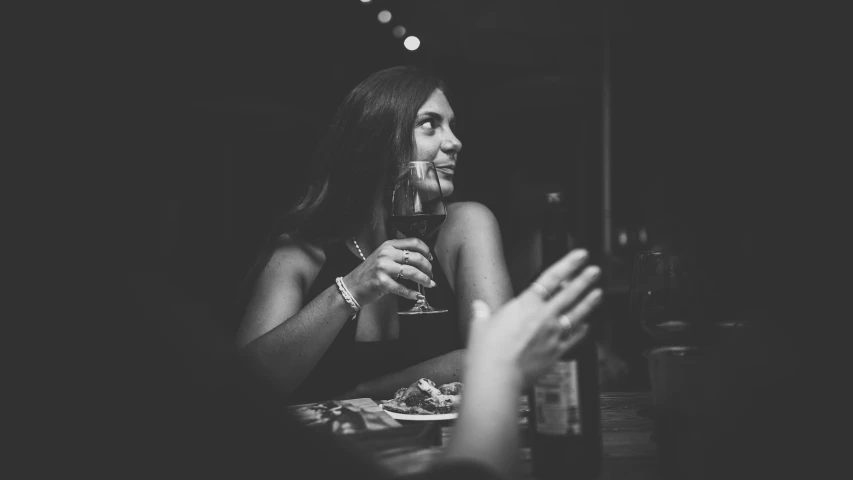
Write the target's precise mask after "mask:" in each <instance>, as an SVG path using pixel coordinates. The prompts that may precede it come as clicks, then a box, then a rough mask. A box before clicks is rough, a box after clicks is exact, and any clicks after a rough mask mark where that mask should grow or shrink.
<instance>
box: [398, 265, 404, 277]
mask: <svg viewBox="0 0 853 480" xmlns="http://www.w3.org/2000/svg"><path fill="white" fill-rule="evenodd" d="M403 278H404V277H403V267H402V266H400V273H398V274H397V280H402V279H403Z"/></svg>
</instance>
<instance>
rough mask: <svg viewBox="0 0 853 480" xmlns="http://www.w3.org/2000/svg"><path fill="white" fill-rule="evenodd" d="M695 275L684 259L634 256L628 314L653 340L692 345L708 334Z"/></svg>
mask: <svg viewBox="0 0 853 480" xmlns="http://www.w3.org/2000/svg"><path fill="white" fill-rule="evenodd" d="M697 274H698V271H697V269H696V266H695V265H694V264H693V262H691V261H690V257H689V256H687V255H677V254H671V253H667V252H661V251H646V252H639V253H637V255H636V257H635V261H634V270H633V272H632V273H631V284H630V294H629V299H630V311H631V314H632V315H634V316H635V317H638V318H639V320H640V324H641V325H642V327H643V330H645V331H646V333H648V334H649V335H651V336H652V337H653V338H654V339H655V340H659V341H662V342H663V343H682V342H685V341H686V342H691V343H692V342H694V341H696V340H697V339H698V338H699V337H700V336H701V335H702V334H704V333H707V332H705V330H706V324H707V322H706V318H705V317H706V313H707V312H706V311H705V308H704V305H703V303H704V302H703V299H702V295H701V293H702V289H701V281H700V279H699V278H698V277H697Z"/></svg>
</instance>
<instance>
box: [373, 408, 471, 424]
mask: <svg viewBox="0 0 853 480" xmlns="http://www.w3.org/2000/svg"><path fill="white" fill-rule="evenodd" d="M382 410H385V413H387V414H388V415H390V416H391V418H394V419H396V420H405V421H408V422H438V421H441V420H453V419H455V418H456V417H458V416H459V413H437V414H435V415H410V414H408V413H397V412H392V411H391V410H386V409H385V408H384V407H383V408H382Z"/></svg>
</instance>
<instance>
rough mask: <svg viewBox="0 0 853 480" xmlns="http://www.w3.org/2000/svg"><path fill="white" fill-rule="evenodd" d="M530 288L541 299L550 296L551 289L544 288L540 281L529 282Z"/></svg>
mask: <svg viewBox="0 0 853 480" xmlns="http://www.w3.org/2000/svg"><path fill="white" fill-rule="evenodd" d="M530 289H531V290H533V291H534V292H536V295H539V297H540V298H542V300H547V299H548V297H550V296H551V291H550V290H548V288H546V287H545V285H542V284H541V283H538V282H531V283H530Z"/></svg>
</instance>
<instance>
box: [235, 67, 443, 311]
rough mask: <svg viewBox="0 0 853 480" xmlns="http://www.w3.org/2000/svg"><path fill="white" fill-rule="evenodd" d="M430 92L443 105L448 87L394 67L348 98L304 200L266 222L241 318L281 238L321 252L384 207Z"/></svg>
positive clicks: (409, 155)
mask: <svg viewBox="0 0 853 480" xmlns="http://www.w3.org/2000/svg"><path fill="white" fill-rule="evenodd" d="M436 89H438V90H441V91H442V92H443V93H444V95H445V97H447V98H448V101H449V99H450V92H448V90H447V86H446V85H445V84H444V82H442V81H441V80H440V79H438V78H437V77H436V76H434V75H432V74H431V73H429V72H426V71H424V70H421V69H419V68H416V67H411V66H398V67H392V68H388V69H385V70H381V71H379V72H376V73H374V74H372V75H370V76H369V77H367V78H366V79H365V80H364V81H362V82H361V83H359V84H358V85H357V86H356V87H355V88H354V89H353V90H352V91H351V92H350V93H349V94H348V95H347V97H346V98H345V99H344V101H343V103H341V105H340V106H339V107H338V110H337V112H336V113H335V116H334V118H333V120H332V123H331V124H330V125H329V128H328V130H327V131H326V134H325V136H324V137H323V139H322V141H321V143H320V147H319V148H318V150H317V152H316V156H315V158H314V162H313V164H312V166H311V170H310V181H309V182H308V185H307V186H306V189H305V192H304V194H303V195H302V196H301V198H300V200H299V201H298V202H297V203H296V205H295V206H293V207H292V208H290V209H289V210H288V211H287V212H286V213H284V214H281V215H278V216H277V217H276V218H274V219H273V222H272V226H271V228H270V230H269V233H268V235H267V236H266V237H265V239H264V242H263V243H262V245H261V248H260V251H259V253H258V256H257V257H256V260H255V263H254V265H253V266H252V267H251V268H250V269H249V272H248V274H247V276H246V277H245V278H244V281H243V283H242V285H241V288H240V290H242V291H241V292H240V294H239V297H240V300H239V301H238V305H237V308H238V309H239V310H240V315H242V309H243V308H244V307H245V301H246V300H247V299H248V295H250V294H251V290H252V288H253V285H254V281H255V278H257V275H258V274H259V272H260V271H261V270H262V269H263V268H264V266H265V265H266V264H267V262H268V261H269V259H270V257H271V256H272V253H273V251H274V250H275V248H276V246H277V245H279V243H280V239H281V237H282V235H284V234H288V235H290V236H291V238H293V239H296V240H301V241H309V242H316V243H320V244H327V243H330V242H334V241H339V240H342V239H345V238H348V237H350V236H353V235H355V234H356V233H357V232H358V230H359V229H360V228H361V227H362V226H363V225H365V224H366V223H369V222H372V221H373V220H374V219H373V207H374V205H375V200H376V197H377V195H382V198H381V199H382V201H383V202H385V204H386V205H388V204H390V194H391V189H390V188H389V187H391V186H393V185H392V184H390V182H388V180H389V179H391V178H394V177H395V176H396V174H397V167H398V165H400V164H402V163H403V162H405V161H408V160H410V159H413V158H414V154H415V141H414V129H415V121H416V120H417V113H418V109H420V107H421V105H423V104H424V102H426V101H427V99H429V97H430V95H432V93H433V92H434V91H435V90H436Z"/></svg>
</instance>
